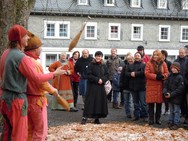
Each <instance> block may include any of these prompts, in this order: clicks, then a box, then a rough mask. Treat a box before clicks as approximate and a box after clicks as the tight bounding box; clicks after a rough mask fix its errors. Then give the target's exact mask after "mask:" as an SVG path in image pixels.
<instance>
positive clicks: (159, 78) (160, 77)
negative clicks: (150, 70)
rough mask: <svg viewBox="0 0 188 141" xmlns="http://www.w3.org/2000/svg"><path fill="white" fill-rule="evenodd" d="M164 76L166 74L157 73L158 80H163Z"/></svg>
mask: <svg viewBox="0 0 188 141" xmlns="http://www.w3.org/2000/svg"><path fill="white" fill-rule="evenodd" d="M163 78H164V76H163V75H161V74H157V76H156V79H157V80H159V81H160V80H163Z"/></svg>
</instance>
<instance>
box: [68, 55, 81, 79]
mask: <svg viewBox="0 0 188 141" xmlns="http://www.w3.org/2000/svg"><path fill="white" fill-rule="evenodd" d="M69 62H71V63H72V64H73V66H74V65H75V63H76V62H74V60H73V58H72V57H71V58H69ZM70 77H71V81H72V82H79V81H80V76H79V75H78V74H77V73H76V72H75V70H74V72H73V73H72V74H71V76H70Z"/></svg>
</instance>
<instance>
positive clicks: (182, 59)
mask: <svg viewBox="0 0 188 141" xmlns="http://www.w3.org/2000/svg"><path fill="white" fill-rule="evenodd" d="M186 58H187V57H186V56H185V57H183V58H180V57H178V58H177V59H176V60H175V61H174V62H178V63H180V74H181V75H184V71H185V62H186Z"/></svg>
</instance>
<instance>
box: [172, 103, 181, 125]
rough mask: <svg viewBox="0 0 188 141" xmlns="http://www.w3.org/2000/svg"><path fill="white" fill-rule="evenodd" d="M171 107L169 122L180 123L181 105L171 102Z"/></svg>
mask: <svg viewBox="0 0 188 141" xmlns="http://www.w3.org/2000/svg"><path fill="white" fill-rule="evenodd" d="M169 107H170V116H169V122H170V123H174V124H176V125H178V124H179V123H180V111H181V109H180V105H176V104H173V103H169Z"/></svg>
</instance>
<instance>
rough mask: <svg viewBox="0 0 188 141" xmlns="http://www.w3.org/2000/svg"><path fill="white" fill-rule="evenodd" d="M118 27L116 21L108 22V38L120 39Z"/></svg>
mask: <svg viewBox="0 0 188 141" xmlns="http://www.w3.org/2000/svg"><path fill="white" fill-rule="evenodd" d="M120 27H121V25H120V24H118V23H109V34H108V40H120Z"/></svg>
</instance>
